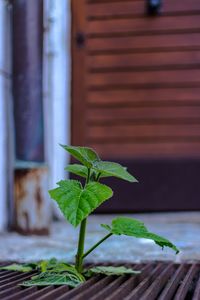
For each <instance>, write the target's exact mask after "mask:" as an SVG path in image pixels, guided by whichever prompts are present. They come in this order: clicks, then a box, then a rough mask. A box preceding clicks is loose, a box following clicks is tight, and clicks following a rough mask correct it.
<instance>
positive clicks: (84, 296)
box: [73, 276, 115, 300]
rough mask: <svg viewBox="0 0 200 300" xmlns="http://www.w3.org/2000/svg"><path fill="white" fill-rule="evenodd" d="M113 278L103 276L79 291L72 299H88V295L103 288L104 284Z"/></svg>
mask: <svg viewBox="0 0 200 300" xmlns="http://www.w3.org/2000/svg"><path fill="white" fill-rule="evenodd" d="M114 279H115V277H114V276H107V277H103V278H102V279H101V280H100V281H98V282H96V283H95V284H94V285H92V286H90V287H89V288H88V289H87V290H86V291H84V292H83V293H80V294H79V295H77V296H76V297H74V298H73V300H85V299H89V297H92V296H94V295H95V294H96V293H97V292H99V291H100V290H101V289H103V288H104V287H105V286H107V285H108V284H110V282H112V281H113V280H114Z"/></svg>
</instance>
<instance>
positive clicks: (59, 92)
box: [43, 0, 71, 217]
mask: <svg viewBox="0 0 200 300" xmlns="http://www.w3.org/2000/svg"><path fill="white" fill-rule="evenodd" d="M44 27H45V31H44V32H45V34H44V64H43V68H44V73H43V74H44V75H43V82H44V89H43V91H44V94H43V99H44V118H45V146H46V158H47V162H48V167H49V186H50V187H51V188H52V187H54V186H55V185H56V182H58V181H59V180H60V179H62V178H65V177H66V176H67V173H66V171H64V167H65V166H66V165H67V163H68V162H69V155H68V154H67V152H65V151H64V150H63V149H62V148H61V147H60V146H59V144H69V143H70V133H71V129H70V110H71V108H70V107H71V45H70V44H71V1H70V0H56V1H55V0H45V1H44ZM54 212H55V214H56V215H57V216H58V217H60V213H59V212H58V210H57V209H56V208H55V206H54Z"/></svg>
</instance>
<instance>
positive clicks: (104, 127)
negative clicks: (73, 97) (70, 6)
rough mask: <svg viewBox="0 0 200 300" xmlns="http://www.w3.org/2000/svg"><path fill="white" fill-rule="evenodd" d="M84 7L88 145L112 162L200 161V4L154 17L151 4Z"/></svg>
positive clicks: (117, 1)
mask: <svg viewBox="0 0 200 300" xmlns="http://www.w3.org/2000/svg"><path fill="white" fill-rule="evenodd" d="M84 3H85V9H84V13H85V16H84V17H85V22H84V28H83V30H82V29H81V28H80V32H83V33H85V37H86V39H85V44H84V46H83V47H82V48H79V47H77V48H76V54H77V56H78V55H79V54H78V53H79V51H81V50H80V49H84V55H85V56H84V61H85V65H84V69H82V68H78V66H77V67H76V73H77V74H82V78H83V77H84V89H83V91H84V93H85V98H84V104H85V106H84V107H85V109H84V124H85V125H84V133H85V135H84V138H82V141H83V140H85V144H87V145H90V146H92V147H95V148H96V150H97V151H100V154H102V155H103V156H104V157H105V158H106V156H108V155H109V153H112V154H113V156H115V157H116V158H119V157H121V158H125V157H129V158H133V157H140V158H144V157H145V158H151V157H155V158H157V157H166V158H168V157H170V158H173V157H179V156H183V157H184V156H185V157H200V1H199V0H190V1H189V0H181V1H180V0H167V1H163V6H162V10H161V14H160V15H159V16H155V17H148V16H147V15H146V14H145V5H146V1H144V0H85V2H84ZM77 7H78V6H77ZM77 33H79V32H77ZM74 37H75V35H74ZM77 76H79V75H77ZM74 78H75V77H74ZM81 82H83V81H81ZM79 86H80V85H79V84H78V85H77V86H76V88H77V89H79ZM76 88H75V86H74V90H75V89H76ZM82 88H83V86H82ZM79 91H80V94H81V93H82V92H81V90H80V89H79ZM77 101H78V100H77ZM79 101H80V102H81V101H82V98H80V100H79ZM80 107H82V105H80ZM79 112H80V110H79ZM81 115H82V114H81ZM78 118H79V116H77V119H78ZM82 119H83V118H82ZM82 125H83V122H82ZM77 126H78V125H77ZM79 127H81V128H82V127H83V126H79ZM82 131H83V130H82ZM78 140H80V137H79V136H78V134H77V136H76V141H78Z"/></svg>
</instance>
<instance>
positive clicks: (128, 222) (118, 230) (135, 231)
mask: <svg viewBox="0 0 200 300" xmlns="http://www.w3.org/2000/svg"><path fill="white" fill-rule="evenodd" d="M101 226H102V227H104V228H105V229H106V230H108V231H110V232H111V233H113V234H115V235H121V234H123V235H128V236H134V237H136V238H144V239H150V240H153V241H154V242H155V243H156V244H157V245H159V246H160V247H162V248H163V247H169V248H171V249H173V250H174V251H175V252H176V253H179V249H178V248H177V247H176V246H175V245H174V244H172V243H171V242H170V241H169V240H167V239H165V238H163V237H161V236H159V235H157V234H154V233H152V232H149V231H148V229H147V228H146V226H145V225H144V223H143V222H141V221H138V220H136V219H133V218H127V217H118V218H116V219H114V220H113V221H112V226H111V227H109V226H108V225H105V224H102V225H101Z"/></svg>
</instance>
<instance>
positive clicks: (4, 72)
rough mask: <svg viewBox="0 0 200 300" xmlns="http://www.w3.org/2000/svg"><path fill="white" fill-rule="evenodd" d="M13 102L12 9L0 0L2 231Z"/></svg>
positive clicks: (6, 215) (5, 220)
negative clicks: (9, 129)
mask: <svg viewBox="0 0 200 300" xmlns="http://www.w3.org/2000/svg"><path fill="white" fill-rule="evenodd" d="M10 103H11V9H10V6H9V4H8V2H6V1H5V0H0V232H1V231H4V230H5V229H6V228H7V225H8V220H9V212H8V206H9V205H8V195H9V194H8V191H7V188H8V182H9V178H8V174H9V172H8V171H9V167H10V166H11V164H10V156H9V154H10V149H9V146H10V142H9V132H8V119H9V118H8V110H9V107H10Z"/></svg>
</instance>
